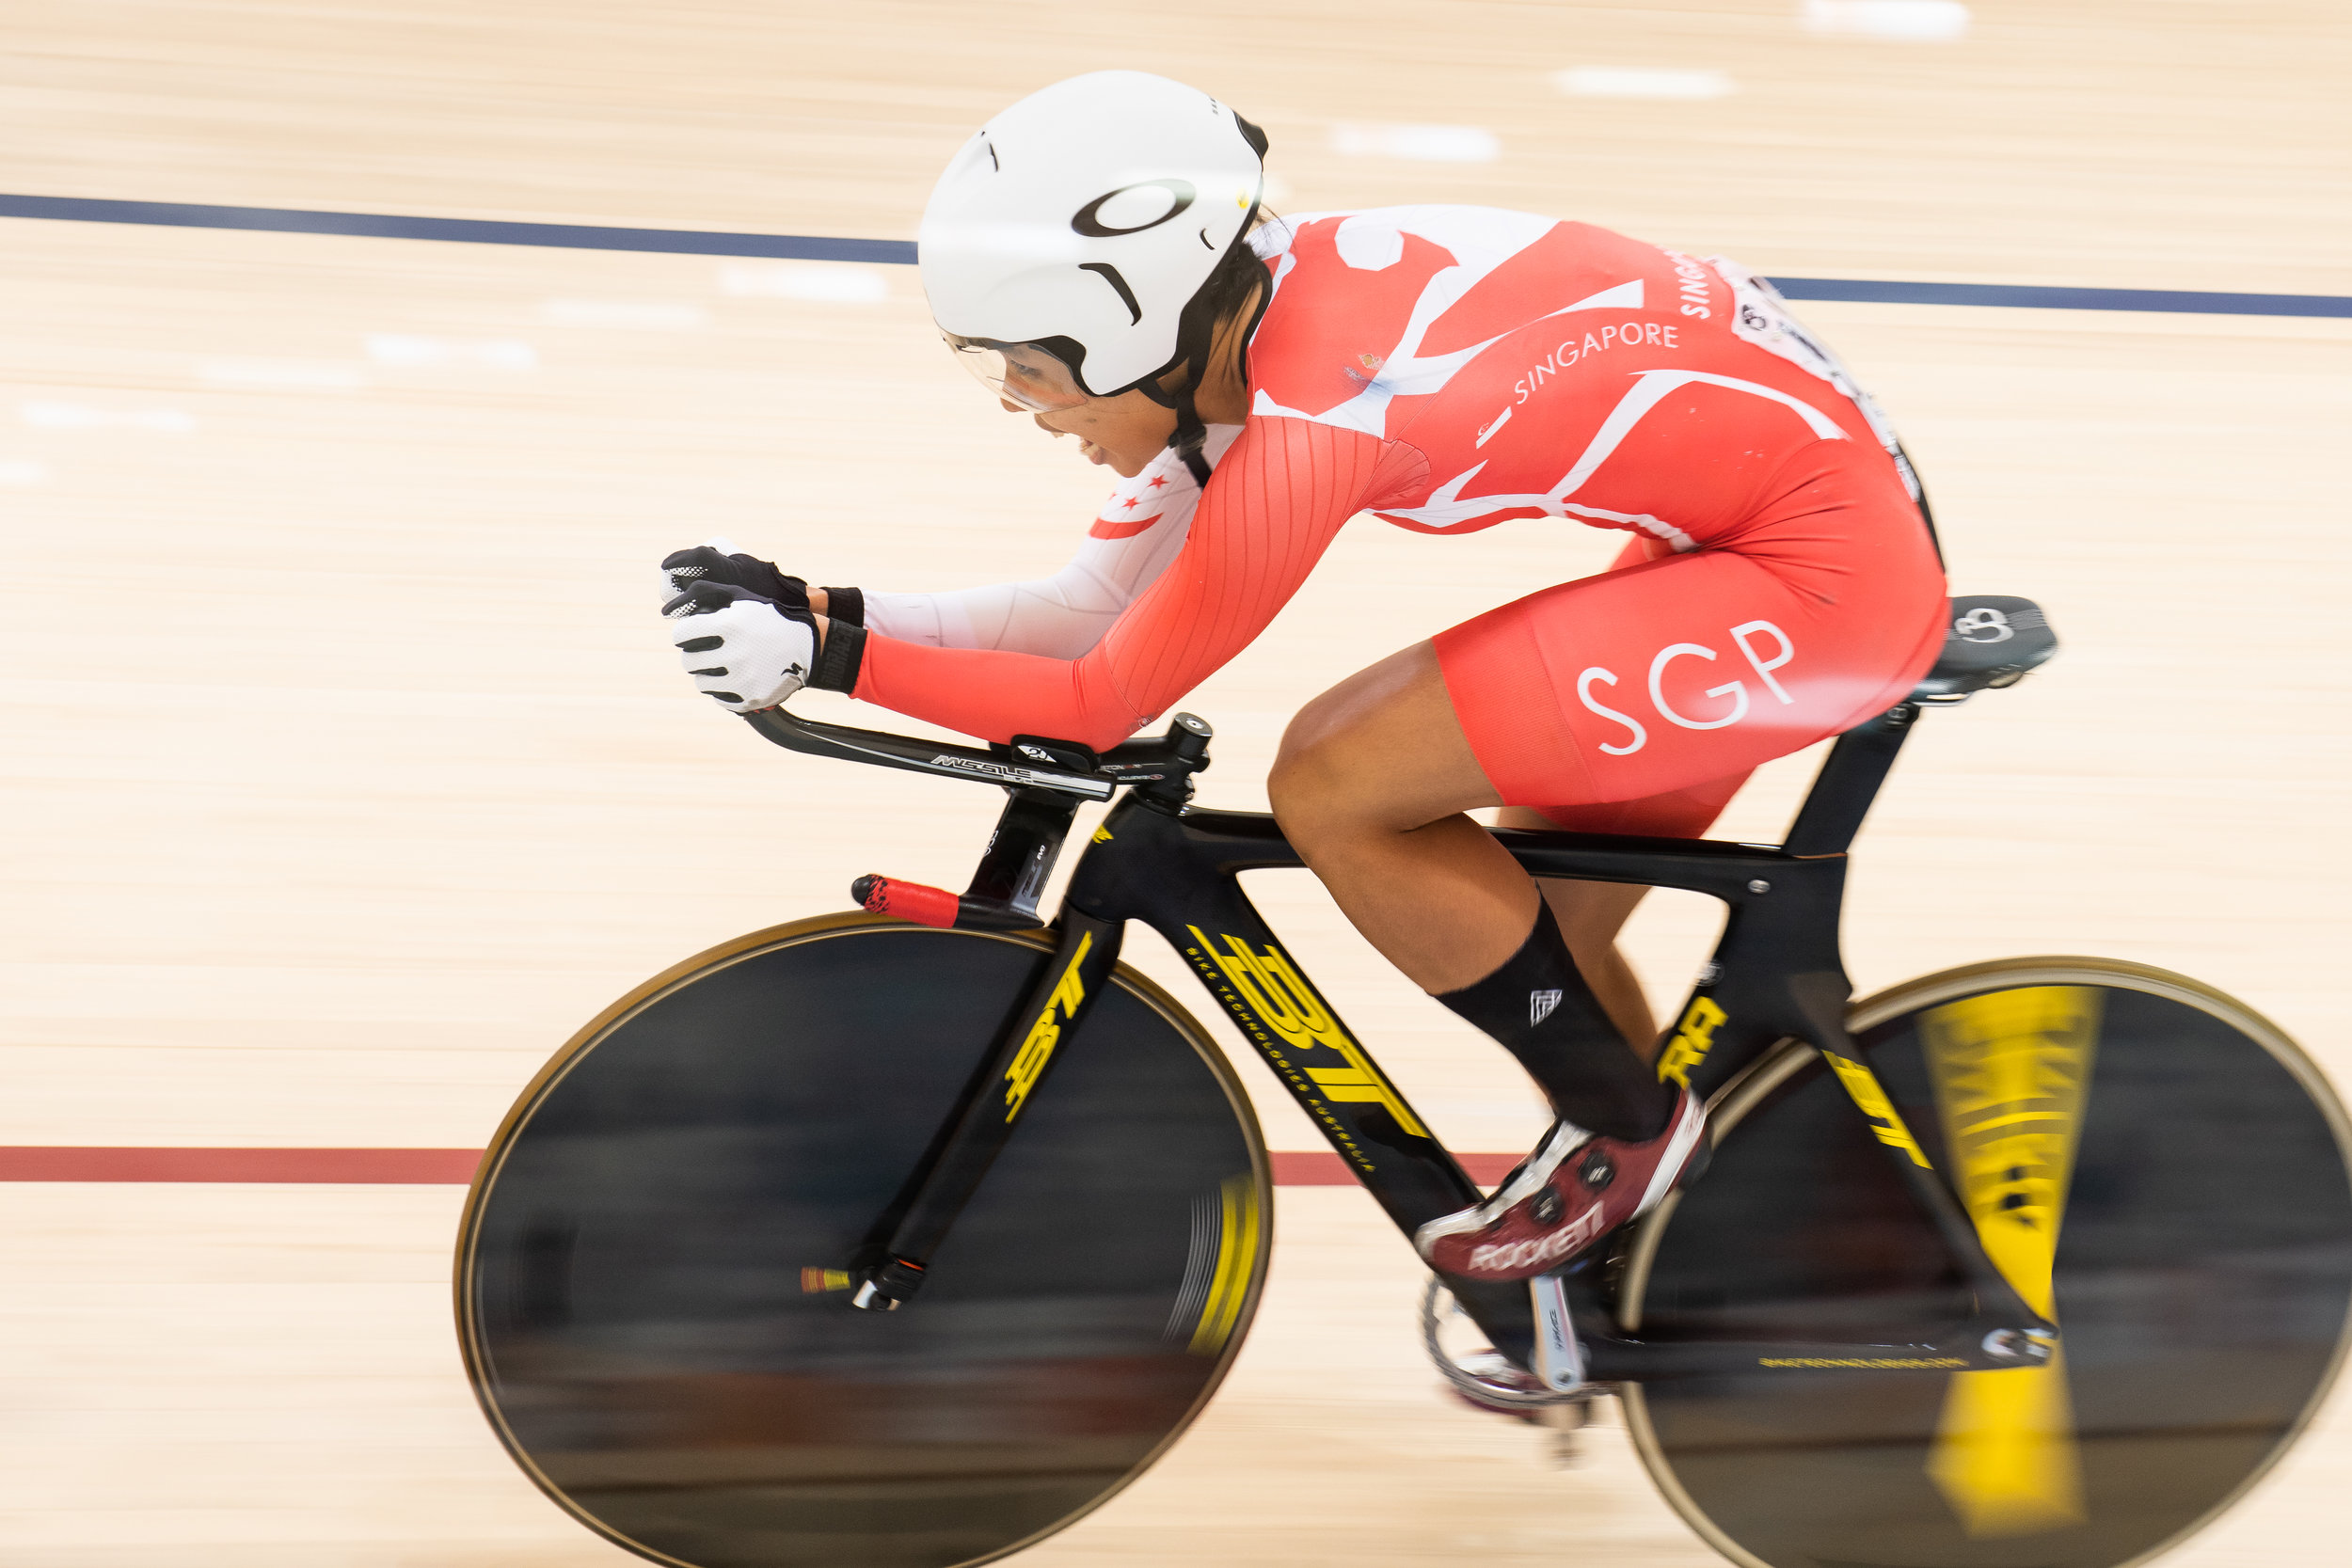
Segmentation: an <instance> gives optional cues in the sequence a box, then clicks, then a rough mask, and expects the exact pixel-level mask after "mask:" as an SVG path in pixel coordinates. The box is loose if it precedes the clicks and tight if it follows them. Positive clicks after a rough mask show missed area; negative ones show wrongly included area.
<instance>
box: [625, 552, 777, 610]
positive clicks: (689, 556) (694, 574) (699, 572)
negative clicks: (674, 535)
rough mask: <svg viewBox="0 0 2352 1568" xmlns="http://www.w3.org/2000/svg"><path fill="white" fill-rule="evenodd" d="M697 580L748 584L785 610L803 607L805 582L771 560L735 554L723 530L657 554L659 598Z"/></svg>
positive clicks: (669, 597)
mask: <svg viewBox="0 0 2352 1568" xmlns="http://www.w3.org/2000/svg"><path fill="white" fill-rule="evenodd" d="M698 582H723V583H725V584H727V585H728V586H730V587H734V588H748V589H750V590H751V591H752V592H753V593H755V594H758V595H759V596H760V597H761V598H763V599H772V600H774V601H775V602H776V603H777V604H780V605H782V606H784V608H785V609H787V610H806V609H808V608H809V604H808V583H807V581H806V580H805V579H804V578H796V577H791V576H788V575H787V574H786V573H784V572H781V571H778V570H777V569H776V564H775V562H772V561H762V560H760V559H759V558H758V557H757V556H753V555H742V554H739V553H738V552H737V550H736V548H735V541H734V540H732V539H729V538H727V537H726V536H725V535H724V534H720V535H717V536H716V537H713V538H709V539H706V540H704V541H703V542H702V543H701V544H699V545H697V546H694V547H693V548H692V549H691V550H673V551H672V552H671V553H670V554H668V555H665V556H663V557H662V558H661V583H662V594H661V598H662V602H663V604H664V605H667V604H668V603H669V601H671V600H673V599H675V598H676V597H677V596H678V595H679V594H683V593H685V592H686V591H687V590H688V589H690V588H691V587H693V586H694V584H696V583H698Z"/></svg>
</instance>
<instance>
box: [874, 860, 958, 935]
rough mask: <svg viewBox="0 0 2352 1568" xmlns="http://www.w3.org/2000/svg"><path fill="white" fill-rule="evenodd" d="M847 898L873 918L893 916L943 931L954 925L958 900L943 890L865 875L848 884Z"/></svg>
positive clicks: (915, 883)
mask: <svg viewBox="0 0 2352 1568" xmlns="http://www.w3.org/2000/svg"><path fill="white" fill-rule="evenodd" d="M850 897H851V898H853V899H855V900H856V901H857V904H858V907H859V908H860V909H863V910H866V911H868V912H870V913H873V914H895V915H897V916H898V918H899V919H901V920H912V921H914V923H915V924H916V925H918V926H937V927H943V928H944V927H949V926H953V925H954V924H955V923H956V911H957V908H958V904H959V900H958V899H957V897H956V895H954V894H952V893H949V892H948V891H947V890H946V888H937V887H925V886H924V885H923V884H922V883H921V882H904V881H899V880H898V879H896V878H892V877H878V876H874V875H872V874H870V873H869V874H868V875H866V876H864V877H860V878H859V879H857V880H856V881H854V882H851V883H850Z"/></svg>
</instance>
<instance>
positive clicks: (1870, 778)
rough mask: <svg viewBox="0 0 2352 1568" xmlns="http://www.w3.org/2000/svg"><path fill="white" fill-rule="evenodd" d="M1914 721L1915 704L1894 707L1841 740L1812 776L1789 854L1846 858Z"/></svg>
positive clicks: (1793, 825) (1793, 829)
mask: <svg viewBox="0 0 2352 1568" xmlns="http://www.w3.org/2000/svg"><path fill="white" fill-rule="evenodd" d="M1918 717H1919V705H1918V704H1916V703H1897V704H1896V705H1894V706H1893V707H1890V708H1888V709H1887V710H1886V711H1885V712H1884V713H1882V714H1880V715H1879V716H1878V717H1877V718H1875V719H1872V720H1870V721H1868V722H1867V723H1862V724H1857V725H1855V726H1854V727H1853V728H1852V729H1851V730H1848V731H1847V732H1846V733H1845V734H1843V735H1841V736H1838V737H1837V742H1836V745H1834V746H1832V747H1831V748H1830V750H1829V757H1828V759H1827V760H1826V761H1824V762H1823V763H1822V764H1821V770H1820V772H1819V773H1817V774H1815V775H1814V776H1813V787H1812V789H1810V790H1808V791H1807V792H1806V794H1805V798H1804V805H1802V806H1800V807H1798V808H1797V819H1796V821H1794V822H1793V823H1791V824H1789V827H1788V843H1787V844H1785V845H1784V846H1783V847H1784V848H1786V849H1787V850H1788V852H1789V853H1790V854H1792V855H1842V854H1844V853H1845V852H1846V850H1847V849H1848V848H1849V847H1851V846H1852V844H1853V841H1854V835H1855V834H1856V833H1858V832H1861V831H1862V819H1863V818H1864V817H1865V816H1868V815H1869V811H1870V802H1871V801H1873V800H1877V799H1878V793H1879V786H1880V785H1881V784H1884V783H1885V782H1886V775H1887V772H1888V770H1889V769H1891V768H1893V767H1894V766H1895V754H1896V753H1897V752H1900V751H1901V750H1902V749H1903V741H1904V739H1905V738H1906V737H1908V736H1910V734H1911V726H1912V724H1913V723H1914V721H1916V720H1917V719H1918Z"/></svg>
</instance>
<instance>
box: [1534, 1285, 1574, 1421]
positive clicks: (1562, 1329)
mask: <svg viewBox="0 0 2352 1568" xmlns="http://www.w3.org/2000/svg"><path fill="white" fill-rule="evenodd" d="M1527 1294H1528V1298H1529V1301H1530V1303H1531V1304H1532V1305H1533V1307H1534V1311H1535V1365H1534V1367H1533V1368H1532V1369H1530V1370H1533V1371H1534V1374H1535V1381H1536V1382H1538V1383H1540V1384H1542V1385H1543V1386H1544V1387H1545V1389H1546V1390H1547V1391H1549V1392H1550V1393H1554V1394H1572V1393H1574V1392H1575V1391H1576V1390H1577V1389H1579V1388H1581V1387H1583V1386H1584V1347H1583V1346H1581V1345H1580V1344H1578V1343H1577V1341H1576V1320H1575V1319H1574V1318H1573V1317H1572V1316H1570V1314H1569V1312H1568V1291H1567V1286H1566V1284H1565V1281H1563V1280H1562V1279H1561V1278H1560V1276H1559V1275H1550V1274H1539V1275H1536V1276H1535V1277H1534V1278H1533V1279H1531V1280H1529V1281H1528V1282H1527Z"/></svg>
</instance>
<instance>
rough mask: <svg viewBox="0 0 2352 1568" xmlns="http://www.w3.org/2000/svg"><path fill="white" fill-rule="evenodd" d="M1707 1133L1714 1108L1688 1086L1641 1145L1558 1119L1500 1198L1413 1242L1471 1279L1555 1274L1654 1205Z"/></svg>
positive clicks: (1431, 1227)
mask: <svg viewBox="0 0 2352 1568" xmlns="http://www.w3.org/2000/svg"><path fill="white" fill-rule="evenodd" d="M1706 1134H1707V1109H1706V1107H1705V1106H1703V1105H1701V1104H1700V1103H1699V1102H1698V1101H1696V1100H1695V1099H1693V1098H1692V1094H1691V1091H1690V1090H1689V1089H1684V1090H1682V1091H1681V1092H1680V1093H1679V1094H1677V1096H1676V1097H1675V1105H1674V1113H1673V1115H1671V1116H1670V1117H1667V1119H1666V1130H1665V1131H1664V1132H1661V1133H1660V1134H1658V1136H1656V1137H1654V1138H1651V1139H1649V1140H1647V1141H1646V1142H1643V1143H1629V1142H1627V1141H1626V1140H1624V1139H1622V1138H1605V1137H1602V1136H1601V1135H1599V1134H1598V1133H1597V1132H1586V1131H1585V1130H1584V1129H1583V1128H1581V1127H1579V1126H1577V1125H1576V1124H1575V1123H1573V1122H1566V1121H1563V1122H1555V1123H1554V1124H1553V1125H1552V1129H1551V1131H1550V1132H1549V1133H1548V1134H1546V1135H1545V1138H1544V1141H1543V1143H1542V1144H1541V1145H1540V1146H1539V1147H1538V1148H1536V1150H1535V1152H1534V1154H1531V1155H1529V1156H1528V1159H1527V1164H1523V1165H1521V1166H1520V1167H1519V1168H1518V1170H1517V1171H1515V1172H1513V1173H1512V1175H1511V1177H1510V1179H1509V1180H1506V1181H1504V1182H1503V1184H1502V1188H1501V1189H1500V1190H1498V1191H1497V1192H1496V1193H1495V1195H1494V1196H1492V1197H1490V1198H1488V1199H1487V1200H1486V1202H1484V1203H1481V1204H1478V1205H1476V1206H1474V1207H1472V1208H1469V1209H1464V1210H1462V1211H1461V1212H1459V1213H1454V1214H1448V1215H1446V1216H1444V1217H1443V1218H1441V1219H1434V1220H1431V1221H1430V1222H1429V1223H1428V1224H1427V1225H1424V1226H1422V1227H1421V1229H1420V1230H1418V1231H1416V1232H1415V1233H1414V1236H1413V1245H1414V1246H1415V1247H1417V1248H1419V1249H1420V1251H1421V1255H1422V1258H1424V1259H1427V1260H1428V1263H1429V1266H1430V1267H1431V1268H1433V1269H1436V1270H1437V1271H1438V1273H1439V1274H1450V1275H1455V1276H1456V1277H1459V1278H1463V1279H1483V1280H1489V1281H1498V1282H1500V1281H1504V1280H1512V1279H1528V1278H1532V1277H1533V1276H1534V1275H1539V1274H1547V1273H1549V1272H1550V1271H1551V1270H1553V1269H1556V1268H1558V1267H1560V1266H1561V1265H1562V1264H1563V1263H1565V1262H1566V1261H1567V1260H1568V1259H1571V1258H1574V1257H1575V1256H1576V1255H1577V1254H1578V1253H1581V1252H1582V1251H1583V1250H1584V1249H1585V1248H1587V1247H1589V1246H1591V1245H1592V1244H1593V1243H1595V1242H1597V1241H1599V1240H1600V1239H1601V1238H1602V1237H1603V1236H1606V1235H1608V1234H1609V1233H1610V1232H1611V1231H1612V1230H1614V1229H1616V1228H1617V1227H1619V1226H1621V1225H1624V1224H1626V1223H1627V1222H1628V1221H1629V1220H1633V1219H1637V1218H1639V1217H1640V1216H1642V1215H1644V1214H1646V1213H1648V1212H1650V1211H1651V1210H1652V1209H1654V1208H1656V1207H1657V1206H1658V1201H1659V1199H1661V1198H1662V1197H1664V1196H1666V1194H1667V1193H1669V1192H1671V1191H1672V1190H1673V1188H1674V1185H1675V1183H1676V1182H1677V1181H1678V1180H1681V1179H1682V1177H1683V1176H1684V1174H1685V1173H1686V1172H1688V1171H1689V1170H1690V1169H1691V1163H1692V1156H1693V1155H1695V1154H1696V1153H1698V1151H1699V1150H1700V1149H1701V1148H1703V1147H1704V1146H1705V1144H1706Z"/></svg>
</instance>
